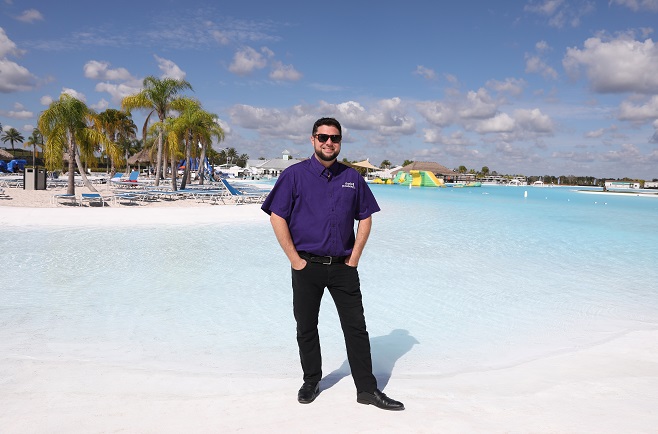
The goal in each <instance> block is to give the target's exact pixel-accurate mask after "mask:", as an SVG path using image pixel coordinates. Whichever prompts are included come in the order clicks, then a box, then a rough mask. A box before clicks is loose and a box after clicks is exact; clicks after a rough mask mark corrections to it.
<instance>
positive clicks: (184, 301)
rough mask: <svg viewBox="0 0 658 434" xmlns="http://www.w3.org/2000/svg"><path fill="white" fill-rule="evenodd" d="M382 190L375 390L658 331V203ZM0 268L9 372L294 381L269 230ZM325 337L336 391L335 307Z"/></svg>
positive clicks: (327, 305) (40, 254)
mask: <svg viewBox="0 0 658 434" xmlns="http://www.w3.org/2000/svg"><path fill="white" fill-rule="evenodd" d="M372 188H373V191H374V193H375V195H376V197H377V199H378V201H379V203H380V206H381V207H382V212H380V213H378V214H375V216H374V226H373V231H372V234H371V237H370V240H369V243H368V246H367V248H366V253H365V255H364V257H363V258H362V261H361V264H360V266H359V269H360V274H361V281H362V290H363V293H364V303H365V309H366V317H367V321H368V326H369V330H370V335H371V340H372V342H373V359H374V365H375V369H376V370H377V371H378V372H379V373H384V374H391V373H392V378H395V377H398V376H399V377H405V376H415V375H435V376H444V375H453V374H456V373H459V372H464V371H471V370H486V369H496V368H500V367H504V366H509V365H512V364H517V363H522V362H524V361H527V360H532V359H535V358H539V357H544V356H548V355H552V354H556V353H560V352H567V351H574V350H578V349H580V348H584V347H588V346H592V345H596V344H597V343H601V342H605V341H608V340H610V339H614V338H615V337H618V336H620V335H623V334H624V333H628V332H629V331H633V330H642V329H656V328H658V267H657V266H656V258H658V198H648V197H635V196H626V195H624V196H621V195H615V196H612V195H594V194H585V193H579V192H576V191H575V189H574V188H567V187H560V188H533V187H488V186H484V187H481V188H462V189H455V188H447V189H429V188H422V189H421V188H414V189H408V188H406V187H400V186H382V185H373V186H372ZM524 192H527V197H524ZM91 211H92V210H90V212H91ZM97 211H101V212H102V210H97ZM0 212H1V209H0ZM163 212H166V209H165V210H163ZM0 263H2V264H3V270H4V272H3V284H2V286H1V289H0V354H2V357H9V358H35V359H43V360H51V361H59V362H66V361H77V362H88V363H98V364H108V365H121V366H129V367H132V368H149V369H154V368H156V369H157V368H161V369H174V370H182V371H186V372H210V373H214V374H217V375H254V376H271V377H294V378H297V377H299V376H300V372H299V367H298V362H297V360H298V359H297V349H296V343H295V338H294V335H295V331H294V321H293V318H292V312H291V295H290V272H289V268H288V267H289V266H288V263H287V260H286V258H285V256H284V255H283V253H282V252H281V251H280V248H279V247H278V244H277V242H276V240H275V238H274V235H273V234H272V231H271V228H270V226H269V221H268V219H267V217H266V215H265V214H263V221H262V222H258V223H241V224H235V223H231V224H220V223H218V224H207V225H197V226H187V225H177V226H153V227H143V226H140V227H136V228H125V227H121V228H118V227H117V228H114V229H112V228H109V229H108V228H107V227H93V226H92V227H90V226H85V227H81V228H75V227H65V226H62V227H56V228H53V227H47V228H46V227H44V228H38V227H30V228H29V229H28V228H25V229H16V228H0ZM320 332H321V338H322V346H323V354H324V366H325V372H326V373H330V372H332V371H333V372H334V373H337V374H340V375H339V377H340V376H344V375H345V374H346V373H345V370H346V367H345V364H344V361H345V353H344V344H343V342H342V335H341V332H340V328H339V325H338V319H337V316H336V313H335V309H334V307H333V303H332V302H331V300H330V297H329V296H326V297H325V300H324V303H323V307H322V311H321V318H320Z"/></svg>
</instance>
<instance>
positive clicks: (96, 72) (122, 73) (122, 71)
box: [83, 60, 134, 81]
mask: <svg viewBox="0 0 658 434" xmlns="http://www.w3.org/2000/svg"><path fill="white" fill-rule="evenodd" d="M83 70H84V74H85V77H87V78H91V79H93V80H109V81H125V80H134V78H133V76H132V75H131V74H130V72H128V70H127V69H126V68H115V69H111V68H110V64H109V63H108V62H103V61H98V60H90V61H89V62H87V63H86V64H85V65H84V67H83Z"/></svg>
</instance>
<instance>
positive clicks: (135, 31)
mask: <svg viewBox="0 0 658 434" xmlns="http://www.w3.org/2000/svg"><path fill="white" fill-rule="evenodd" d="M498 3H500V4H498ZM656 23H658V0H611V1H566V0H539V1H534V0H533V1H513V0H511V1H506V2H492V1H471V0H465V1H461V2H438V1H429V0H427V1H416V0H409V1H406V2H400V1H396V2H393V1H381V2H369V1H361V0H352V1H343V0H337V1H333V2H306V1H282V2H271V1H250V0H243V1H236V2H211V1H198V0H188V1H185V2H180V1H166V0H165V1H152V0H144V1H131V2H128V1H125V0H115V1H112V2H90V1H79V0H69V1H64V2H53V1H44V0H42V1H23V0H0V122H1V123H2V126H3V128H4V129H6V128H9V127H15V128H17V129H18V130H20V131H21V132H22V133H23V135H24V136H25V137H28V136H29V135H30V134H31V132H32V129H33V128H34V127H35V126H36V124H37V118H38V116H39V113H40V112H41V111H42V110H44V109H45V108H46V107H47V106H48V104H49V103H50V101H52V100H54V99H57V98H58V97H59V95H60V93H62V92H67V93H70V94H72V95H74V96H77V97H78V98H80V99H83V100H84V101H85V102H86V103H87V105H89V106H90V107H92V108H94V109H95V110H97V111H102V110H104V109H106V108H120V101H121V98H122V97H124V96H126V95H130V94H133V93H135V92H137V91H139V90H140V86H141V82H142V80H143V78H144V77H145V76H148V75H155V76H158V77H161V76H170V77H174V78H184V79H185V80H187V81H189V82H190V83H191V84H192V86H193V88H194V92H192V93H190V96H194V97H196V98H198V99H199V100H200V101H201V103H202V104H203V106H204V108H205V109H206V110H208V111H210V112H213V113H216V114H217V115H218V117H219V119H220V122H221V124H222V126H223V127H224V129H225V131H226V133H227V134H226V140H225V141H224V142H222V143H221V144H220V145H219V146H216V148H220V147H227V146H231V147H234V148H236V149H237V150H238V152H239V153H246V154H248V155H249V156H250V157H251V158H259V157H265V158H273V157H279V156H280V155H281V153H282V151H283V150H289V151H290V152H292V153H293V155H295V156H299V157H305V156H309V155H310V154H311V146H310V143H309V139H308V137H309V135H310V129H311V126H312V124H313V122H314V121H315V119H317V118H318V117H321V116H334V117H336V118H337V119H339V120H340V121H341V123H342V124H343V127H344V131H343V134H344V137H345V139H344V142H343V148H342V152H341V158H342V157H346V158H348V159H350V160H361V159H365V158H369V159H370V161H371V162H372V163H373V164H375V165H379V164H380V163H381V162H382V161H383V160H384V159H387V160H389V161H390V162H392V163H393V164H400V163H402V162H403V161H404V160H405V159H410V160H417V161H435V162H438V163H441V164H443V165H445V166H448V167H451V168H456V167H458V166H461V165H464V166H466V167H467V168H469V169H476V170H480V169H481V168H482V167H483V166H487V167H489V169H490V170H491V171H494V170H495V171H497V172H499V173H504V174H524V175H544V174H551V175H579V176H595V177H632V178H643V179H652V178H658V73H657V71H658V45H657V44H656V40H657V37H656V33H655V30H656V29H655V28H654V27H655V26H656ZM144 116H145V113H142V112H135V113H134V114H133V117H134V119H135V122H136V124H137V125H138V126H140V127H141V124H142V123H143V120H144Z"/></svg>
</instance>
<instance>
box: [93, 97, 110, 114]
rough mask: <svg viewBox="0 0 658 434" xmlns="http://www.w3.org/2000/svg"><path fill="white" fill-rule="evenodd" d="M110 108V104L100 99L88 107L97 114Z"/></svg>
mask: <svg viewBox="0 0 658 434" xmlns="http://www.w3.org/2000/svg"><path fill="white" fill-rule="evenodd" d="M109 106H110V103H109V102H107V101H105V98H101V100H100V101H98V102H97V103H96V104H92V105H91V106H90V107H91V108H92V109H94V110H96V111H98V112H102V111H103V110H105V109H106V108H108V107H109Z"/></svg>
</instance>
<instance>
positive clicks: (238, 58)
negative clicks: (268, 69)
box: [228, 47, 271, 75]
mask: <svg viewBox="0 0 658 434" xmlns="http://www.w3.org/2000/svg"><path fill="white" fill-rule="evenodd" d="M264 50H267V51H265V54H266V55H267V54H268V52H269V53H271V51H270V50H268V49H264ZM265 66H267V59H266V57H265V56H264V55H263V54H261V53H259V52H258V51H256V50H254V49H253V48H251V47H246V48H243V49H242V50H239V51H237V52H236V53H235V56H233V62H231V64H230V65H229V67H228V70H229V71H231V72H232V73H234V74H237V75H249V74H251V73H252V72H254V71H255V70H257V69H263V68H265Z"/></svg>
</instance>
